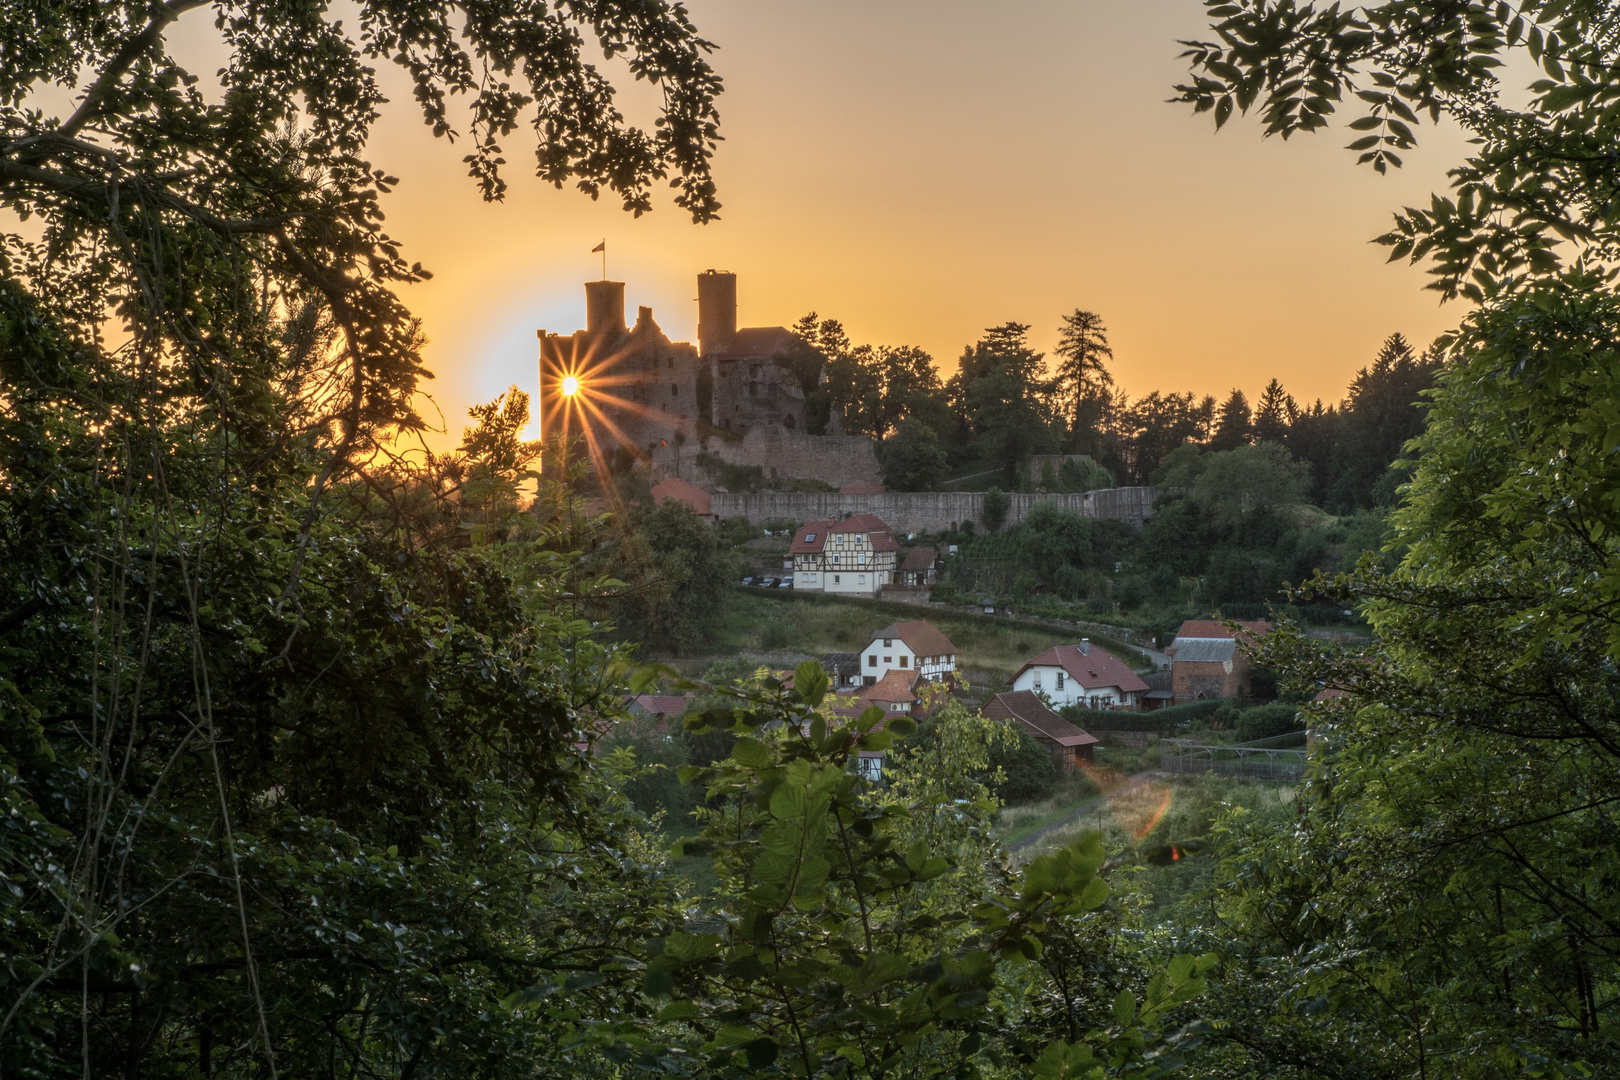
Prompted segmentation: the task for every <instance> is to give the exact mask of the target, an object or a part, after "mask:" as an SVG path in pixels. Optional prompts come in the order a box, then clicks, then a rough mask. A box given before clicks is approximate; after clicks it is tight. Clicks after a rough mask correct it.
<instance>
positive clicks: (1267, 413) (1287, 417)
mask: <svg viewBox="0 0 1620 1080" xmlns="http://www.w3.org/2000/svg"><path fill="white" fill-rule="evenodd" d="M1298 416H1299V405H1298V404H1297V403H1296V402H1295V401H1294V396H1293V395H1292V394H1290V393H1288V392H1287V391H1286V390H1284V389H1283V388H1282V383H1280V382H1278V381H1277V380H1276V379H1272V380H1271V381H1270V382H1268V383H1266V388H1265V389H1264V390H1262V391H1261V392H1260V406H1259V408H1257V409H1256V410H1255V413H1254V428H1253V430H1254V441H1255V442H1275V443H1280V442H1286V441H1287V440H1288V429H1289V428H1290V427H1291V426H1292V425H1293V423H1294V420H1295V419H1297V418H1298Z"/></svg>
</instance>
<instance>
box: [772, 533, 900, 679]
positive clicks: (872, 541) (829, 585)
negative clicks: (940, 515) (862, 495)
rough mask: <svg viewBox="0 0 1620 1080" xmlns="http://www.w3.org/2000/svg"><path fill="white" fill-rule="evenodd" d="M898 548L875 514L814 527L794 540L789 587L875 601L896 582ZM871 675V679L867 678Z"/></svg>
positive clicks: (795, 536)
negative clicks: (886, 587)
mask: <svg viewBox="0 0 1620 1080" xmlns="http://www.w3.org/2000/svg"><path fill="white" fill-rule="evenodd" d="M899 553H900V544H899V542H898V541H897V540H895V538H894V530H893V529H891V528H889V527H888V526H887V525H885V524H884V523H883V520H882V519H881V518H879V517H878V516H877V515H876V514H851V515H850V516H849V517H847V518H845V519H844V520H842V521H812V522H810V523H808V524H806V525H801V526H799V528H798V530H797V531H796V532H795V533H794V534H793V543H792V545H791V546H790V547H789V548H788V555H789V557H790V558H791V559H792V560H793V587H794V588H795V589H809V590H812V591H814V592H831V593H855V594H858V595H863V596H875V595H877V593H878V590H880V589H882V588H883V586H885V585H887V584H889V583H890V582H892V581H893V580H894V574H895V564H896V562H897V560H898V558H899ZM868 674H870V673H868Z"/></svg>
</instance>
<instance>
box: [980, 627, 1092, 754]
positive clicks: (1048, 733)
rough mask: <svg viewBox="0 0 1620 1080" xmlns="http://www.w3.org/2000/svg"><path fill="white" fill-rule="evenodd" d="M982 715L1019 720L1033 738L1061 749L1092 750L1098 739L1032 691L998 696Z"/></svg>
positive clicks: (981, 711) (985, 707)
mask: <svg viewBox="0 0 1620 1080" xmlns="http://www.w3.org/2000/svg"><path fill="white" fill-rule="evenodd" d="M1092 651H1093V652H1096V650H1095V649H1093V650H1092ZM979 711H980V713H981V714H983V715H984V716H988V717H990V718H991V719H992V720H1017V721H1019V722H1020V723H1022V724H1023V725H1024V726H1025V727H1026V728H1028V729H1029V733H1030V734H1031V735H1033V736H1035V737H1036V738H1038V739H1039V738H1046V739H1050V740H1051V741H1052V742H1055V743H1057V744H1058V745H1059V746H1090V745H1091V744H1092V743H1095V742H1097V741H1098V740H1097V737H1096V736H1095V735H1092V734H1090V733H1088V732H1085V731H1082V730H1081V729H1080V728H1077V727H1075V726H1074V725H1073V724H1071V723H1069V722H1068V721H1067V720H1065V719H1063V717H1061V716H1059V715H1058V714H1057V713H1055V712H1053V711H1052V710H1051V709H1049V708H1047V707H1046V702H1044V701H1042V700H1041V699H1040V698H1039V697H1038V696H1037V695H1036V694H1035V693H1034V691H1031V690H1013V691H1011V692H1010V693H1005V694H996V695H994V696H993V697H991V698H990V700H989V701H987V702H985V703H984V708H982V709H980V710H979Z"/></svg>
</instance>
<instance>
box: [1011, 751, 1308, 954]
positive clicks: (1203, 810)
mask: <svg viewBox="0 0 1620 1080" xmlns="http://www.w3.org/2000/svg"><path fill="white" fill-rule="evenodd" d="M1115 775H1117V774H1115ZM1102 786H1103V787H1104V788H1107V787H1108V781H1107V780H1106V779H1104V781H1103V782H1102ZM1294 794H1295V791H1294V788H1293V787H1292V786H1289V785H1286V784H1267V783H1257V782H1254V781H1248V780H1236V779H1232V778H1229V777H1221V776H1214V775H1206V776H1199V777H1176V778H1170V777H1163V776H1154V777H1150V778H1148V779H1146V780H1143V781H1141V782H1139V783H1136V784H1134V785H1132V784H1121V785H1119V786H1118V787H1117V788H1115V789H1114V790H1112V791H1111V792H1110V793H1109V794H1107V795H1106V796H1105V797H1104V799H1103V801H1102V803H1101V804H1100V805H1099V806H1098V807H1096V809H1095V811H1094V812H1088V813H1087V814H1085V815H1084V816H1083V817H1082V818H1081V819H1080V820H1077V821H1075V822H1073V823H1071V824H1070V825H1068V826H1066V827H1064V828H1062V829H1057V830H1054V831H1053V832H1051V833H1048V834H1047V835H1046V836H1043V837H1041V838H1040V839H1039V840H1037V841H1036V842H1035V843H1033V844H1030V845H1028V846H1026V847H1023V848H1020V849H1019V850H1018V851H1017V852H1016V853H1015V856H1014V857H1015V859H1016V860H1017V861H1019V862H1025V861H1028V860H1029V859H1032V858H1034V857H1035V856H1037V855H1041V854H1044V853H1046V852H1049V851H1053V850H1055V849H1057V848H1060V847H1062V846H1063V845H1065V844H1068V843H1070V842H1071V841H1073V840H1075V839H1076V838H1078V837H1079V836H1080V835H1081V834H1083V833H1086V832H1095V831H1097V830H1099V829H1100V830H1101V831H1102V834H1103V843H1104V844H1105V846H1106V847H1107V849H1108V852H1109V856H1110V858H1112V859H1120V860H1122V861H1123V863H1124V864H1125V865H1126V866H1130V867H1132V870H1131V873H1130V875H1129V880H1130V887H1131V888H1132V889H1140V890H1142V891H1143V892H1144V894H1145V899H1146V901H1147V904H1146V915H1147V917H1148V919H1149V921H1150V922H1158V921H1165V920H1171V919H1175V918H1178V917H1183V916H1184V915H1186V914H1187V912H1188V910H1189V908H1190V907H1192V906H1196V905H1198V904H1201V903H1205V902H1206V899H1205V898H1206V896H1207V893H1208V888H1209V886H1210V884H1211V882H1212V880H1213V877H1214V871H1215V866H1216V864H1217V862H1218V861H1219V859H1220V857H1221V855H1222V852H1221V850H1220V849H1219V847H1218V846H1217V845H1215V844H1213V843H1209V846H1207V847H1203V848H1202V850H1198V851H1196V852H1193V853H1189V854H1188V855H1186V856H1185V857H1183V858H1180V859H1177V860H1175V861H1173V862H1171V863H1169V864H1168V865H1163V866H1159V865H1153V864H1151V863H1149V862H1147V861H1145V860H1144V861H1142V862H1140V863H1139V864H1138V863H1136V862H1135V859H1134V857H1137V856H1140V855H1142V854H1144V853H1146V852H1148V851H1150V850H1152V849H1155V848H1159V847H1160V846H1161V845H1165V844H1182V843H1186V842H1188V841H1201V842H1206V843H1208V842H1210V841H1212V840H1213V839H1214V837H1213V827H1214V824H1215V820H1216V818H1217V817H1218V816H1219V815H1220V814H1221V813H1223V812H1226V811H1227V810H1229V809H1231V808H1236V807H1242V808H1243V809H1244V810H1245V811H1246V812H1247V813H1248V814H1249V815H1250V816H1251V818H1252V819H1253V820H1256V821H1258V822H1260V823H1263V824H1266V825H1270V826H1274V827H1276V828H1285V827H1287V825H1288V823H1289V821H1290V820H1292V818H1293V816H1294V814H1295V813H1296V810H1295V803H1294ZM1083 801H1084V800H1082V799H1075V800H1073V802H1074V803H1082V802H1083ZM1072 808H1073V807H1072V805H1071V806H1068V807H1057V806H1050V805H1048V804H1041V803H1037V804H1033V805H1031V806H1027V807H1012V808H1008V809H1007V810H1003V811H1002V814H1001V819H1000V822H999V824H1000V826H1001V828H1002V830H1003V832H1002V841H1003V843H1007V842H1013V841H1016V840H1017V839H1019V838H1020V837H1021V836H1027V835H1029V834H1030V833H1031V832H1034V831H1035V830H1036V829H1038V828H1040V827H1042V825H1044V824H1047V823H1050V822H1051V821H1055V820H1058V819H1059V818H1061V817H1062V816H1063V814H1064V813H1067V812H1068V811H1069V810H1071V809H1072Z"/></svg>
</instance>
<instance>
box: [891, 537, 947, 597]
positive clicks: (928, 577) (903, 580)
mask: <svg viewBox="0 0 1620 1080" xmlns="http://www.w3.org/2000/svg"><path fill="white" fill-rule="evenodd" d="M938 561H939V552H938V551H936V550H935V549H934V548H931V547H916V548H912V549H911V550H910V551H908V552H906V557H905V559H904V560H903V561H902V562H901V563H900V570H899V573H898V574H897V575H896V577H895V584H896V585H905V586H909V587H911V588H922V587H924V586H928V585H932V584H933V583H934V567H935V565H936V564H937V563H938Z"/></svg>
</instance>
